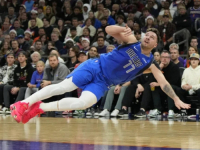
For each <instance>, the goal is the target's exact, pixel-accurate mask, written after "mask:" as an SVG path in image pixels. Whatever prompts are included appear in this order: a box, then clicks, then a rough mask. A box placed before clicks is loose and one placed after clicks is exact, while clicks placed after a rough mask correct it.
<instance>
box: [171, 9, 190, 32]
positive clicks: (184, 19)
mask: <svg viewBox="0 0 200 150" xmlns="http://www.w3.org/2000/svg"><path fill="white" fill-rule="evenodd" d="M178 13H179V15H178V16H176V17H175V18H174V19H173V21H172V23H173V24H175V26H176V30H177V31H179V30H181V29H184V28H186V29H188V30H189V31H191V19H190V16H189V15H188V14H187V11H186V8H185V6H183V5H180V6H178Z"/></svg>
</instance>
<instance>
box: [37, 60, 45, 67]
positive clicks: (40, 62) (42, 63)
mask: <svg viewBox="0 0 200 150" xmlns="http://www.w3.org/2000/svg"><path fill="white" fill-rule="evenodd" d="M39 64H41V65H43V66H45V64H44V62H43V61H41V60H39V61H38V62H37V63H36V66H37V65H39Z"/></svg>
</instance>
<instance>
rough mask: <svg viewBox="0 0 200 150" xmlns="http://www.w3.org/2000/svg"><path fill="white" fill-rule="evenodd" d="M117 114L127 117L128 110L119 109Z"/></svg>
mask: <svg viewBox="0 0 200 150" xmlns="http://www.w3.org/2000/svg"><path fill="white" fill-rule="evenodd" d="M118 116H120V117H128V111H127V110H125V109H121V110H120V111H119V114H118Z"/></svg>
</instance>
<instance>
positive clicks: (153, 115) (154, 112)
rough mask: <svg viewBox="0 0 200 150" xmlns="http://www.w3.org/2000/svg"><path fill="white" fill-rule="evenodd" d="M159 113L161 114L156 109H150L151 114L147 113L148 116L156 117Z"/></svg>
mask: <svg viewBox="0 0 200 150" xmlns="http://www.w3.org/2000/svg"><path fill="white" fill-rule="evenodd" d="M159 115H161V112H160V111H158V109H154V110H152V111H151V114H149V116H150V117H153V118H154V117H157V116H159Z"/></svg>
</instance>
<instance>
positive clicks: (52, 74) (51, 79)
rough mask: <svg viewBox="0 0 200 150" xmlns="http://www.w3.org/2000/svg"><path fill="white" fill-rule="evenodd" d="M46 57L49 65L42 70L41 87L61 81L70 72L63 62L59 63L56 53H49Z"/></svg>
mask: <svg viewBox="0 0 200 150" xmlns="http://www.w3.org/2000/svg"><path fill="white" fill-rule="evenodd" d="M48 59H49V65H47V66H46V68H45V70H44V75H43V80H42V83H41V88H44V87H46V86H48V85H50V84H57V83H59V82H61V81H63V80H64V79H65V78H66V76H67V75H68V74H69V73H70V71H69V69H68V68H67V67H66V66H65V65H64V64H62V63H59V60H58V56H57V55H56V54H51V55H50V56H49V57H48ZM57 99H58V98H57V97H55V96H53V97H51V98H48V99H46V100H45V102H51V101H54V100H57Z"/></svg>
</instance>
